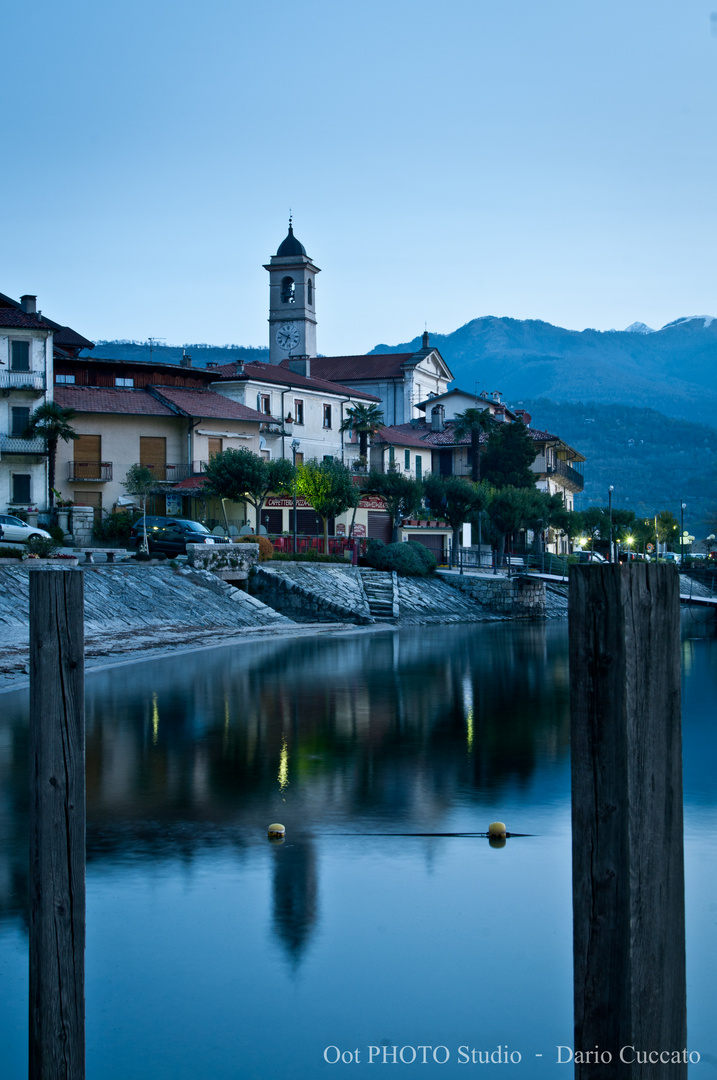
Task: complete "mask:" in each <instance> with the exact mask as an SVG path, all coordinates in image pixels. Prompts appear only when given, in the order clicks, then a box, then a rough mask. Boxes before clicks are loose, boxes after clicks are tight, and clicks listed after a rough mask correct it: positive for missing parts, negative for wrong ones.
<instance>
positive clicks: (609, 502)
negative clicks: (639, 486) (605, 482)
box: [607, 484, 615, 562]
mask: <svg viewBox="0 0 717 1080" xmlns="http://www.w3.org/2000/svg"><path fill="white" fill-rule="evenodd" d="M614 490H615V488H614V487H613V485H612V484H610V487H609V488H608V489H607V515H608V518H609V519H610V552H609V555H610V558H609V560H608V561H609V562H612V561H613V558H612V493H613V491H614Z"/></svg>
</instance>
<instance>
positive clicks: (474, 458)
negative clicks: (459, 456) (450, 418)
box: [453, 408, 495, 484]
mask: <svg viewBox="0 0 717 1080" xmlns="http://www.w3.org/2000/svg"><path fill="white" fill-rule="evenodd" d="M494 424H495V420H494V419H493V417H492V416H491V415H490V409H487V408H484V409H466V411H465V412H462V413H456V417H455V421H454V425H453V431H454V434H455V436H456V439H462V438H464V437H465V436H466V435H470V437H471V480H472V481H473V483H474V484H478V483H480V437H481V433H482V432H484V431H485V432H488V431H490V429H491V428H492V427H493V426H494Z"/></svg>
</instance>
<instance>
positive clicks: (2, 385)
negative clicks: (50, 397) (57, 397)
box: [0, 371, 46, 390]
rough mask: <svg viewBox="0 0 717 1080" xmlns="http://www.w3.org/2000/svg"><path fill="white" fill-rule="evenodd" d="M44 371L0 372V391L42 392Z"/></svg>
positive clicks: (44, 385) (44, 384) (44, 386)
mask: <svg viewBox="0 0 717 1080" xmlns="http://www.w3.org/2000/svg"><path fill="white" fill-rule="evenodd" d="M45 388H46V383H45V373H44V371H0V389H2V390H44V389H45Z"/></svg>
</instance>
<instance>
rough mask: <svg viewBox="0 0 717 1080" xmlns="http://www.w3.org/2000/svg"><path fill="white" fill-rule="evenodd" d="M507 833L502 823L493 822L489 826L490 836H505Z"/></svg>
mask: <svg viewBox="0 0 717 1080" xmlns="http://www.w3.org/2000/svg"><path fill="white" fill-rule="evenodd" d="M506 831H507V830H506V828H505V825H504V823H503V822H502V821H491V823H490V825H489V826H488V836H505V834H506Z"/></svg>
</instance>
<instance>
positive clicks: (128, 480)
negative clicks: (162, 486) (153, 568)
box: [122, 465, 156, 554]
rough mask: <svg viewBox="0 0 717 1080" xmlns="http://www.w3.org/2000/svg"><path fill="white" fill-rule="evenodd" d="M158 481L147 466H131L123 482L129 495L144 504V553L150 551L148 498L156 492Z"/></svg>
mask: <svg viewBox="0 0 717 1080" xmlns="http://www.w3.org/2000/svg"><path fill="white" fill-rule="evenodd" d="M155 485H156V481H155V479H154V473H153V472H152V470H151V469H148V468H147V466H146V465H131V466H130V467H129V469H128V470H127V475H126V476H125V478H124V480H123V481H122V487H123V488H124V489H125V491H126V492H127V494H128V495H133V496H134V497H135V498H136V499H139V500H140V502H141V503H142V531H143V536H142V551H144V552H145V554H146V553H147V552H148V551H149V542H148V540H147V498H148V496H149V495H151V493H152V492H153V491H154V488H155Z"/></svg>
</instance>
